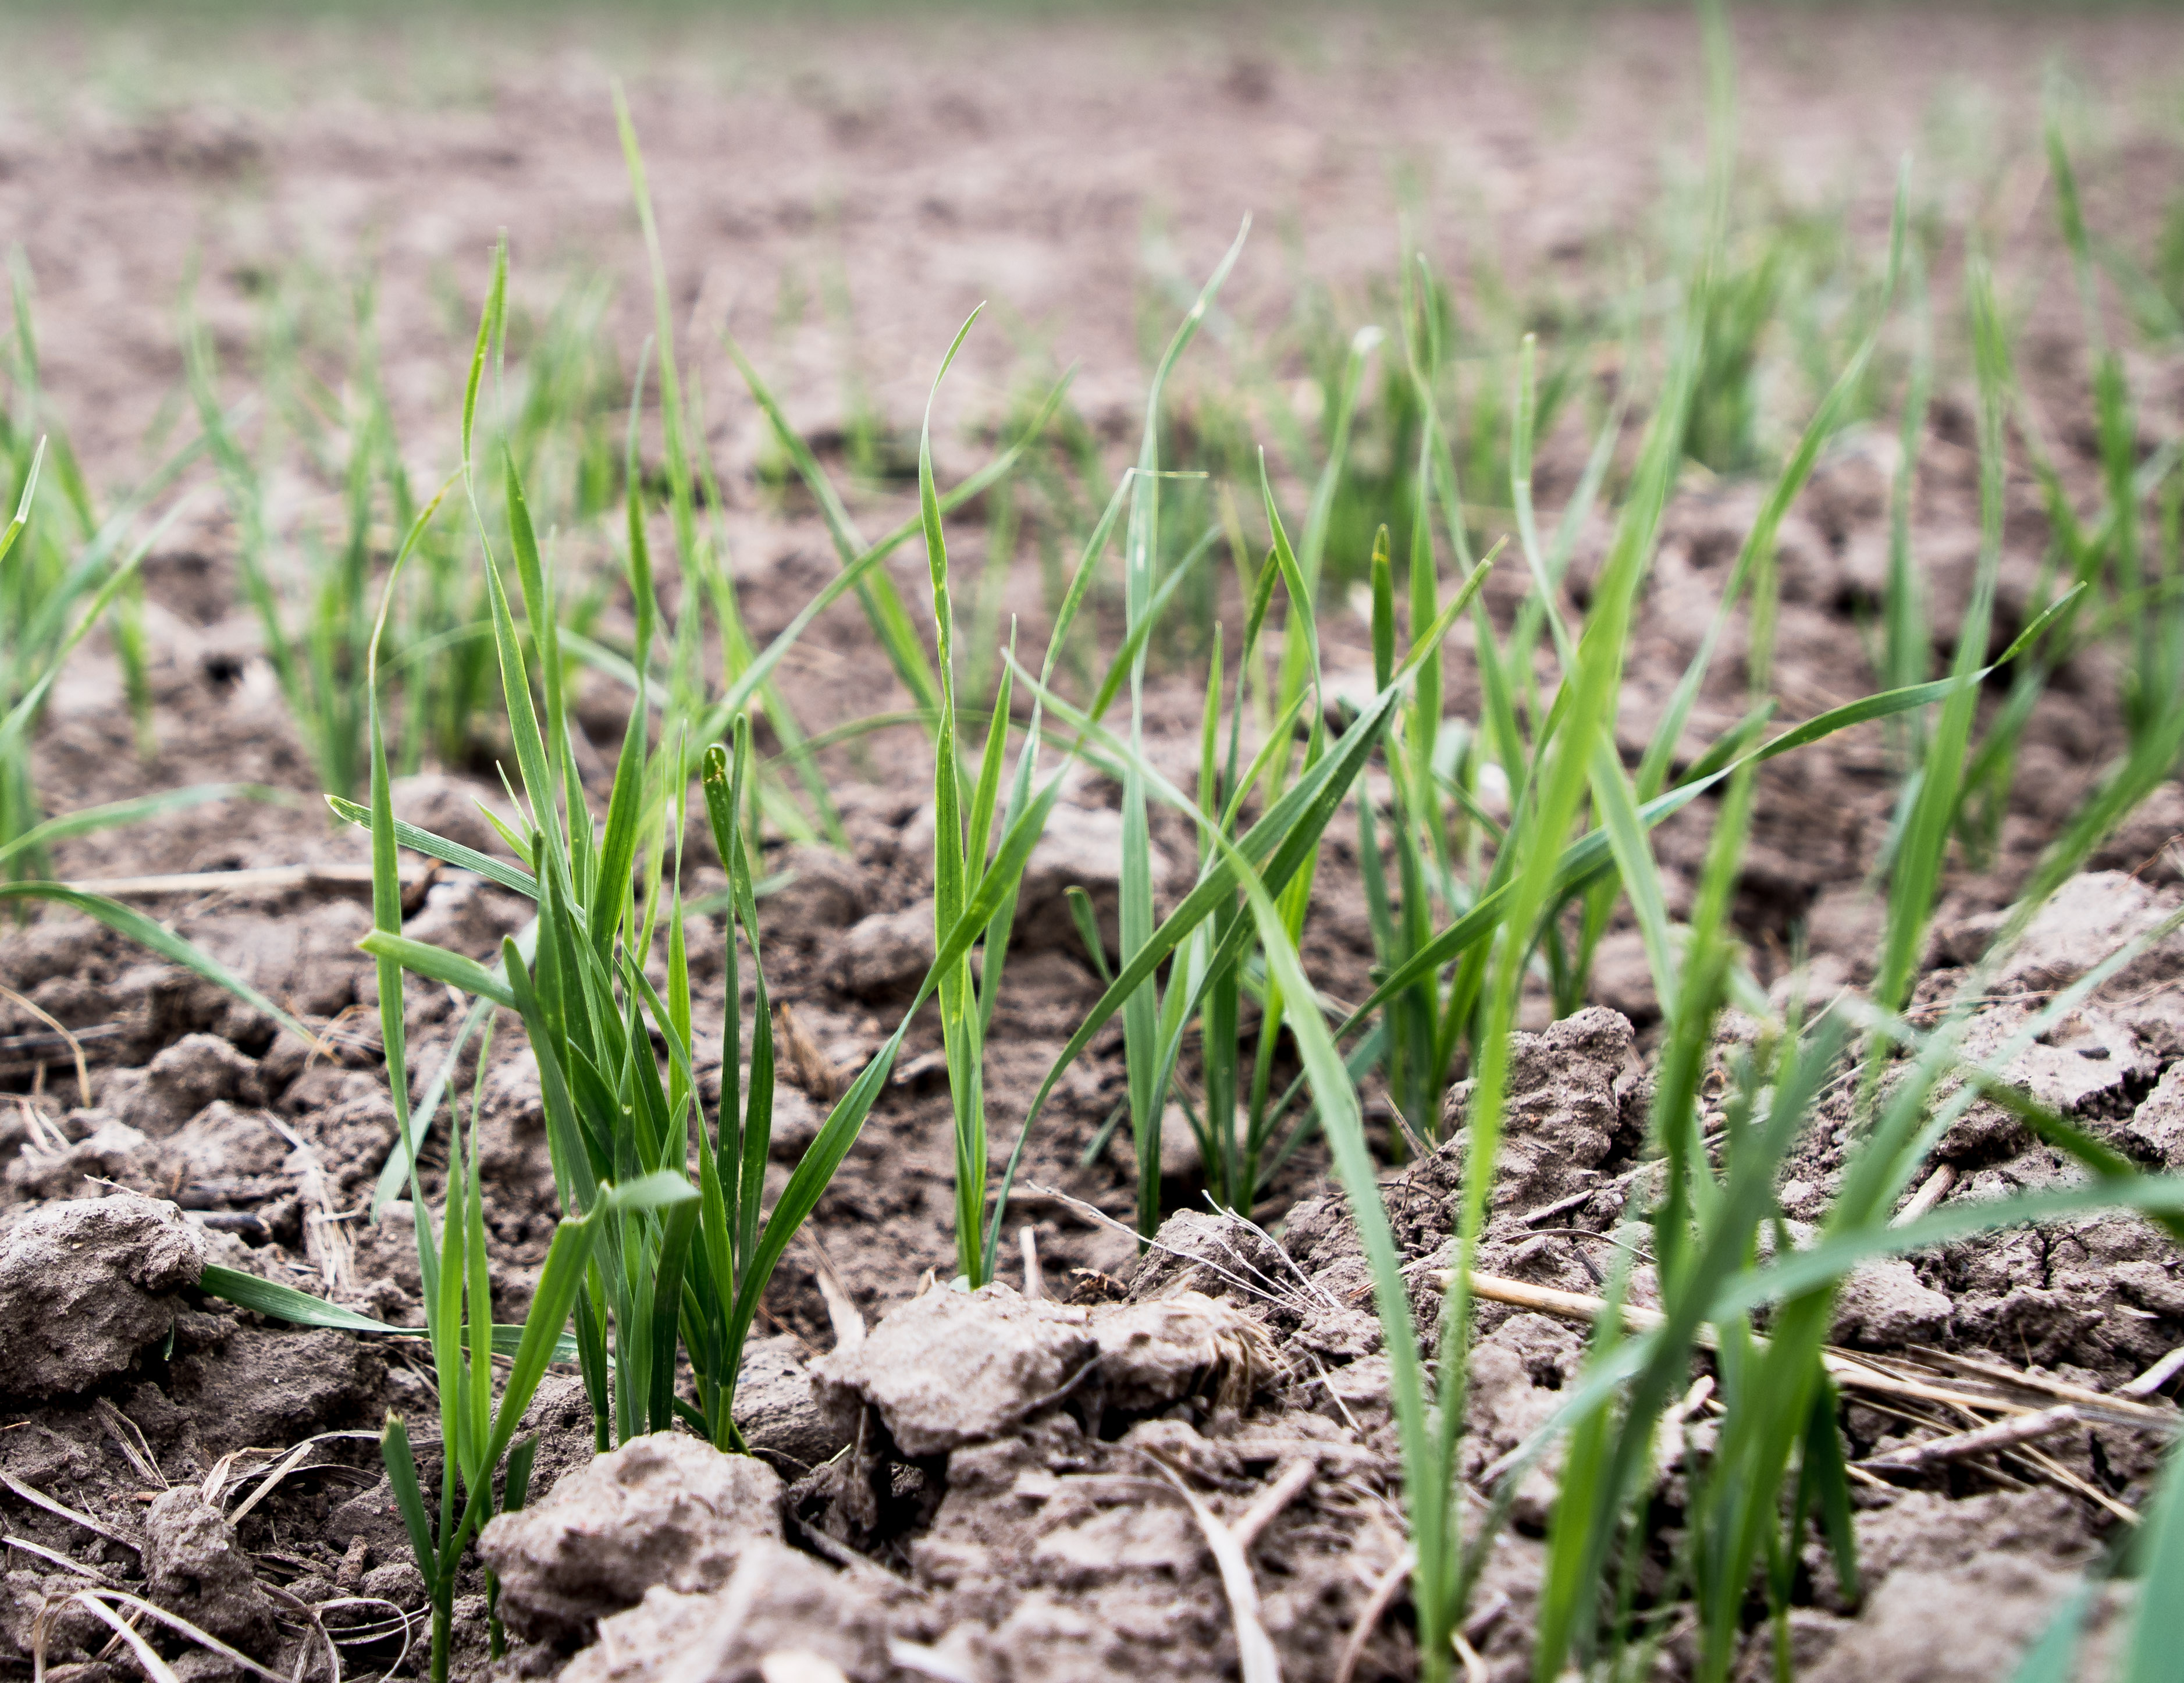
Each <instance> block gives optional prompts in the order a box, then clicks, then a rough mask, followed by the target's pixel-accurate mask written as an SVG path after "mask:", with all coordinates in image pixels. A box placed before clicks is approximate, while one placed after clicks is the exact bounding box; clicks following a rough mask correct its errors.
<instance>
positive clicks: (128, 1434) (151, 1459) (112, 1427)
mask: <svg viewBox="0 0 2184 1683" xmlns="http://www.w3.org/2000/svg"><path fill="white" fill-rule="evenodd" d="M92 1412H93V1413H96V1414H97V1416H98V1419H99V1424H101V1425H103V1426H104V1427H105V1428H106V1432H107V1435H108V1436H109V1437H111V1438H112V1439H113V1440H114V1443H115V1445H116V1446H118V1447H119V1448H120V1451H121V1455H122V1458H123V1459H124V1460H125V1461H127V1462H128V1463H129V1465H130V1466H131V1468H132V1469H134V1471H135V1472H136V1476H137V1477H138V1478H140V1479H142V1480H143V1481H144V1482H145V1483H146V1484H148V1485H158V1486H159V1489H161V1490H165V1489H166V1488H167V1487H168V1486H167V1475H166V1474H164V1473H163V1472H161V1471H160V1470H159V1457H157V1456H155V1455H153V1453H152V1446H151V1445H150V1444H148V1443H147V1442H146V1441H144V1433H143V1431H142V1429H141V1428H140V1427H139V1426H138V1425H137V1424H136V1422H135V1421H134V1420H132V1419H131V1418H129V1417H128V1416H127V1415H126V1414H125V1413H122V1412H121V1411H120V1409H119V1408H116V1407H114V1405H113V1403H111V1402H109V1401H108V1400H107V1399H106V1398H105V1397H103V1396H102V1397H100V1398H99V1399H98V1400H97V1402H94V1403H93V1404H92Z"/></svg>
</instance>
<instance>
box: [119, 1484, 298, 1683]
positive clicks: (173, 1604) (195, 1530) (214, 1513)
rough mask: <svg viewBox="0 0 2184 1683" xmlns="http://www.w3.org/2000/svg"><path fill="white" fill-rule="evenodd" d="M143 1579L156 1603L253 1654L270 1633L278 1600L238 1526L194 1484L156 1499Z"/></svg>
mask: <svg viewBox="0 0 2184 1683" xmlns="http://www.w3.org/2000/svg"><path fill="white" fill-rule="evenodd" d="M144 1576H145V1580H146V1581H147V1583H148V1585H149V1588H150V1591H151V1596H152V1599H153V1600H154V1601H156V1602H159V1604H160V1605H161V1606H162V1607H164V1608H169V1609H170V1610H171V1611H173V1612H175V1613H180V1614H181V1615H182V1617H183V1618H185V1619H188V1620H189V1621H190V1622H191V1623H192V1624H196V1625H198V1626H200V1627H202V1628H203V1629H204V1630H209V1631H210V1632H211V1633H212V1634H213V1635H214V1636H218V1637H220V1638H222V1639H223V1640H224V1641H228V1642H231V1643H233V1644H234V1645H235V1646H236V1647H240V1648H241V1649H242V1651H243V1652H245V1653H248V1654H252V1655H253V1656H254V1655H256V1654H258V1653H259V1652H261V1651H262V1650H263V1649H264V1648H265V1646H266V1644H267V1643H268V1641H270V1638H271V1636H272V1635H273V1602H272V1598H271V1597H269V1596H268V1595H267V1594H266V1593H265V1590H264V1589H263V1588H262V1587H261V1586H260V1585H259V1582H258V1579H257V1577H256V1575H255V1574H254V1572H253V1569H252V1564H251V1560H250V1557H249V1556H248V1554H246V1553H244V1552H243V1551H242V1547H241V1546H240V1545H238V1544H237V1541H236V1538H235V1529H234V1527H232V1526H231V1525H230V1524H228V1523H227V1519H226V1516H225V1515H223V1514H222V1513H220V1510H219V1509H218V1508H217V1507H214V1506H213V1505H212V1504H211V1503H210V1502H207V1501H206V1500H205V1498H204V1493H203V1491H200V1490H199V1489H198V1487H197V1486H196V1485H175V1488H174V1489H172V1490H170V1491H161V1492H160V1493H159V1495H158V1496H154V1497H153V1499H152V1506H151V1507H150V1508H149V1510H148V1512H147V1513H146V1514H145V1517H144Z"/></svg>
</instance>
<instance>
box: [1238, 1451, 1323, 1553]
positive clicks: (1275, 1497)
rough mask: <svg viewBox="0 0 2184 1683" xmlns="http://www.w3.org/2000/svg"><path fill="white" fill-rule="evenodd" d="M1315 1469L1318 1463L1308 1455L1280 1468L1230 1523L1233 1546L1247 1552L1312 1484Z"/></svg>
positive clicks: (1317, 1467)
mask: <svg viewBox="0 0 2184 1683" xmlns="http://www.w3.org/2000/svg"><path fill="white" fill-rule="evenodd" d="M1318 1470H1319V1463H1318V1462H1317V1461H1315V1460H1313V1459H1312V1457H1309V1456H1307V1457H1305V1458H1304V1459H1303V1460H1301V1461H1292V1462H1291V1463H1290V1464H1289V1465H1288V1466H1286V1467H1284V1468H1282V1471H1281V1476H1280V1477H1279V1478H1277V1479H1276V1480H1274V1481H1273V1483H1272V1484H1271V1485H1268V1486H1267V1488H1266V1490H1265V1491H1264V1493H1262V1495H1261V1496H1260V1497H1259V1499H1258V1500H1257V1501H1256V1502H1253V1503H1252V1504H1251V1506H1250V1507H1247V1508H1245V1510H1244V1512H1243V1513H1242V1515H1241V1516H1240V1518H1239V1519H1237V1520H1236V1522H1235V1524H1233V1525H1231V1526H1229V1535H1231V1536H1233V1537H1234V1538H1235V1539H1236V1546H1237V1547H1239V1548H1240V1549H1242V1550H1244V1551H1245V1552H1247V1553H1248V1552H1250V1550H1251V1545H1252V1544H1253V1543H1255V1542H1256V1541H1259V1534H1260V1533H1261V1532H1262V1531H1263V1530H1266V1529H1267V1527H1268V1526H1269V1525H1271V1524H1273V1523H1274V1521H1275V1520H1276V1519H1279V1518H1280V1517H1281V1513H1282V1510H1283V1509H1284V1508H1285V1507H1288V1506H1289V1505H1290V1503H1291V1502H1295V1500H1296V1499H1297V1497H1298V1496H1301V1495H1302V1494H1303V1493H1304V1490H1305V1486H1307V1485H1309V1484H1311V1482H1312V1475H1313V1474H1316V1473H1317V1472H1318Z"/></svg>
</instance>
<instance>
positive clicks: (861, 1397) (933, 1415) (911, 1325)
mask: <svg viewBox="0 0 2184 1683" xmlns="http://www.w3.org/2000/svg"><path fill="white" fill-rule="evenodd" d="M1098 1354H1099V1346H1098V1345H1097V1344H1096V1343H1095V1342H1094V1340H1093V1339H1092V1337H1091V1335H1090V1333H1089V1330H1088V1329H1087V1327H1086V1318H1085V1312H1084V1310H1082V1309H1078V1308H1072V1307H1067V1306H1065V1305H1062V1304H1057V1303H1052V1302H1048V1301H1045V1300H1043V1299H1042V1300H1038V1301H1030V1300H1027V1299H1025V1298H1023V1297H1022V1296H1018V1295H1017V1292H1016V1291H1015V1290H1012V1289H1011V1288H1010V1287H1008V1286H1006V1285H989V1286H985V1287H983V1288H981V1289H980V1290H978V1291H974V1292H961V1291H951V1290H944V1289H943V1290H932V1291H928V1292H927V1293H926V1294H925V1295H924V1296H922V1297H919V1298H916V1299H914V1300H912V1301H911V1302H909V1303H906V1304H905V1305H904V1306H903V1307H901V1308H900V1309H897V1310H896V1311H895V1312H894V1313H892V1314H890V1315H889V1317H888V1318H886V1319H885V1320H883V1321H882V1322H881V1323H880V1324H879V1325H878V1326H877V1327H876V1328H874V1329H872V1332H871V1333H869V1334H868V1335H866V1337H865V1338H864V1339H863V1340H861V1341H860V1342H858V1343H855V1344H852V1345H848V1346H844V1347H843V1348H841V1349H838V1350H836V1351H834V1352H833V1354H832V1355H829V1356H824V1357H821V1358H820V1359H819V1360H818V1361H817V1362H816V1363H814V1364H813V1366H812V1369H811V1389H812V1394H813V1396H816V1398H817V1399H818V1401H819V1404H820V1407H822V1408H823V1409H825V1410H826V1411H827V1414H828V1416H829V1418H831V1419H832V1420H833V1422H834V1424H835V1426H836V1428H837V1429H838V1430H841V1431H843V1432H844V1434H845V1435H847V1434H852V1433H854V1432H855V1429H856V1428H857V1424H858V1421H859V1417H860V1416H861V1414H862V1413H863V1412H864V1410H865V1409H866V1408H867V1407H869V1408H872V1409H873V1410H874V1411H876V1412H877V1414H878V1416H879V1418H880V1421H881V1423H882V1424H883V1425H885V1427H886V1428H887V1431H888V1435H889V1437H891V1438H892V1439H893V1440H894V1443H895V1445H896V1446H897V1447H898V1448H900V1450H901V1451H902V1452H903V1453H904V1454H905V1455H908V1456H911V1457H922V1456H928V1455H939V1454H944V1453H945V1452H947V1451H949V1450H951V1449H955V1448H958V1447H960V1446H961V1445H964V1444H967V1443H978V1442H980V1441H983V1440H985V1439H988V1438H992V1437H995V1436H998V1435H1000V1434H1001V1433H1002V1432H1004V1431H1006V1430H1007V1429H1009V1428H1011V1427H1012V1426H1014V1425H1016V1424H1018V1423H1020V1422H1021V1421H1022V1420H1023V1419H1024V1418H1026V1417H1027V1416H1028V1415H1030V1414H1031V1413H1034V1412H1035V1411H1036V1410H1038V1409H1039V1407H1042V1406H1044V1405H1045V1404H1046V1403H1047V1402H1050V1400H1052V1399H1054V1398H1056V1396H1058V1395H1059V1394H1060V1393H1061V1389H1062V1386H1063V1385H1064V1384H1065V1383H1067V1381H1068V1380H1070V1379H1073V1378H1074V1377H1075V1376H1076V1375H1077V1374H1078V1373H1079V1372H1080V1371H1081V1370H1083V1369H1084V1368H1086V1367H1087V1366H1088V1365H1089V1363H1091V1361H1092V1360H1093V1358H1094V1357H1096V1356H1097V1355H1098Z"/></svg>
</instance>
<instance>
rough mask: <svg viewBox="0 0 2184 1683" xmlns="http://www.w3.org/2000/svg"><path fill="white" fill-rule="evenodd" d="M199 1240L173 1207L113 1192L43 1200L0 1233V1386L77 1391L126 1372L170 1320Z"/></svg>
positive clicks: (193, 1275)
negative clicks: (1, 1366) (3, 1361)
mask: <svg viewBox="0 0 2184 1683" xmlns="http://www.w3.org/2000/svg"><path fill="white" fill-rule="evenodd" d="M204 1264H205V1247H204V1241H203V1240H202V1239H201V1238H199V1237H198V1234H197V1232H196V1231H195V1229H192V1228H191V1227H190V1226H189V1224H188V1223H186V1222H184V1221H183V1220H182V1218H181V1212H180V1211H178V1210H177V1209H175V1207H174V1206H173V1205H172V1204H159V1203H154V1202H153V1201H152V1200H150V1199H148V1198H138V1197H134V1196H130V1195H119V1194H117V1195H114V1196H112V1197H108V1198H94V1199H83V1200H79V1201H74V1202H70V1203H63V1204H49V1205H47V1206H45V1207H43V1208H41V1209H36V1210H32V1211H31V1212H29V1213H28V1214H26V1215H23V1216H20V1217H18V1218H16V1219H15V1221H14V1223H12V1224H11V1225H10V1226H9V1227H8V1228H7V1229H5V1231H4V1233H0V1349H5V1350H6V1351H7V1352H8V1363H7V1369H6V1372H5V1374H4V1375H0V1386H4V1387H5V1389H6V1390H8V1392H11V1393H13V1394H14V1395H16V1396H53V1395H55V1394H57V1393H65V1392H72V1391H79V1390H84V1389H86V1387H88V1386H90V1385H96V1384H97V1383H98V1381H100V1380H101V1379H106V1378H108V1377H109V1375H111V1374H119V1373H121V1372H123V1371H125V1369H126V1368H128V1366H129V1364H130V1363H131V1362H133V1361H134V1360H135V1359H136V1352H137V1351H139V1350H141V1349H142V1348H143V1347H144V1346H146V1345H148V1344H149V1343H151V1342H152V1341H153V1340H154V1339H159V1338H164V1337H165V1336H166V1335H167V1333H168V1330H169V1329H170V1328H171V1327H172V1326H173V1325H174V1322H175V1312H176V1311H177V1310H178V1309H179V1308H180V1307H181V1304H180V1301H179V1300H178V1299H177V1298H176V1297H175V1296H174V1293H175V1290H176V1289H177V1288H179V1287H181V1286H185V1285H193V1284H195V1282H196V1280H197V1278H198V1274H199V1273H202V1272H203V1269H204Z"/></svg>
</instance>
